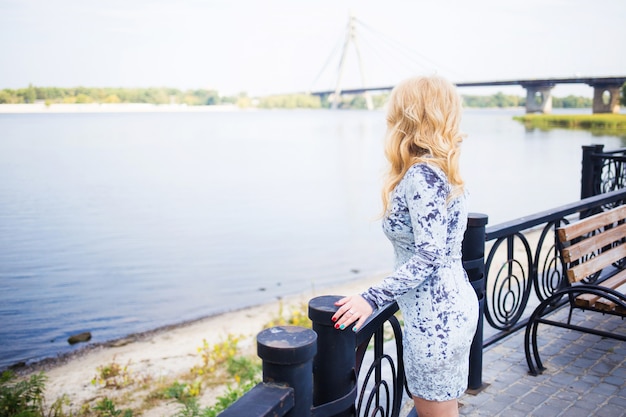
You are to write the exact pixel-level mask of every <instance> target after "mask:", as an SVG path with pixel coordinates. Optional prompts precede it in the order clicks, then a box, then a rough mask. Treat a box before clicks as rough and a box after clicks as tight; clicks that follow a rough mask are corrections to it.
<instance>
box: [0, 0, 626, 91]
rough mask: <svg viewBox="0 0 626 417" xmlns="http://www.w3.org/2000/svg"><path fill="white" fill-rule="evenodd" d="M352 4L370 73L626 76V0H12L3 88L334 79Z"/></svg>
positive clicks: (0, 4)
mask: <svg viewBox="0 0 626 417" xmlns="http://www.w3.org/2000/svg"><path fill="white" fill-rule="evenodd" d="M351 13H352V14H353V15H354V16H355V17H356V18H357V19H358V21H359V22H361V23H358V24H357V25H356V31H355V39H356V45H357V46H358V50H359V51H360V54H361V59H362V61H363V69H364V78H365V84H366V85H367V86H378V85H393V84H395V83H396V82H398V81H399V80H401V79H403V78H405V77H407V76H409V75H413V74H431V73H438V74H441V75H444V76H446V77H448V78H449V79H450V80H451V81H453V82H464V81H492V80H510V79H529V78H555V77H569V76H576V75H578V76H585V77H586V76H611V75H626V53H625V51H626V1H624V0H594V1H583V0H523V1H521V0H472V1H468V0H432V1H419V0H385V1H374V0H361V1H352V0H0V57H1V65H0V89H2V88H21V87H26V86H28V84H30V83H32V84H33V85H36V86H60V87H74V86H89V87H151V86H154V87H158V86H168V87H176V88H181V89H186V88H194V89H195V88H210V89H216V90H218V91H219V92H220V94H222V95H230V94H236V93H239V92H242V91H245V92H248V93H249V94H251V95H262V94H271V93H291V92H298V91H308V90H326V89H332V88H334V86H335V84H336V82H337V77H338V68H339V56H340V52H341V49H342V46H343V42H344V40H345V36H346V32H347V23H348V18H349V16H350V14H351ZM348 46H349V48H348V50H347V51H348V54H347V56H346V66H345V71H344V74H343V78H342V83H341V84H342V87H343V88H348V87H358V86H361V85H362V82H363V78H362V77H361V73H360V71H359V66H358V65H357V62H358V59H357V55H356V53H355V51H356V48H355V47H354V46H355V44H353V43H349V45H348ZM516 88H517V89H519V92H520V93H521V92H522V91H523V90H522V89H521V87H516ZM497 90H503V89H502V87H498V88H497ZM504 91H505V92H507V93H508V92H518V90H511V91H507V89H504ZM463 92H464V93H467V94H472V93H473V92H476V93H478V92H486V93H489V91H485V90H479V89H475V90H472V89H465V90H464V91H463ZM493 92H496V91H493ZM568 93H574V94H581V95H588V96H591V94H592V89H591V87H588V86H585V85H582V86H577V87H571V86H570V87H567V86H563V87H561V86H558V87H557V88H555V90H554V95H557V96H558V95H561V96H562V95H566V94H568Z"/></svg>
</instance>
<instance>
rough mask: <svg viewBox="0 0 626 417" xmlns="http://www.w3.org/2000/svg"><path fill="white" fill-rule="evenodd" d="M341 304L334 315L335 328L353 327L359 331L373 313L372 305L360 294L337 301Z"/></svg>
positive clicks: (337, 303) (336, 303)
mask: <svg viewBox="0 0 626 417" xmlns="http://www.w3.org/2000/svg"><path fill="white" fill-rule="evenodd" d="M335 305H338V306H340V307H339V309H338V310H337V312H335V314H334V315H333V317H332V320H333V322H335V329H339V330H345V329H347V328H351V329H352V330H353V331H357V330H358V329H359V328H360V327H361V325H362V324H363V323H364V322H365V320H367V318H368V317H369V316H370V315H371V314H372V307H371V306H370V305H369V303H368V302H367V301H365V299H363V297H361V296H360V295H355V296H349V297H344V298H342V299H341V300H339V301H337V302H335Z"/></svg>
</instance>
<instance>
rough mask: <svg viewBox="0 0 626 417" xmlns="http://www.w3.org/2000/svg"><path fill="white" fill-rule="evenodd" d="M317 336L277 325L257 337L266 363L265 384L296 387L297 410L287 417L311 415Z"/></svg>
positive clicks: (295, 327)
mask: <svg viewBox="0 0 626 417" xmlns="http://www.w3.org/2000/svg"><path fill="white" fill-rule="evenodd" d="M316 351H317V335H316V334H315V332H314V331H313V330H311V329H305V328H303V327H297V326H277V327H272V328H269V329H265V330H263V331H262V332H260V333H259V334H258V335H257V353H258V355H259V357H260V358H261V359H262V360H263V382H264V383H267V384H278V385H286V386H288V387H291V388H293V390H294V394H295V401H294V407H293V408H292V409H291V411H289V412H288V413H287V414H285V416H286V417H303V416H310V415H311V406H312V404H313V357H314V356H315V353H316Z"/></svg>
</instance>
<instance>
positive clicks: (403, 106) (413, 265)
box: [333, 76, 478, 417]
mask: <svg viewBox="0 0 626 417" xmlns="http://www.w3.org/2000/svg"><path fill="white" fill-rule="evenodd" d="M461 113H462V107H461V99H460V97H459V95H458V93H457V91H456V89H455V87H454V85H453V84H451V83H450V82H449V81H447V80H445V79H444V78H441V77H438V76H432V77H416V78H411V79H408V80H406V81H403V82H402V83H400V84H399V85H397V86H396V87H395V88H394V90H393V91H392V92H391V95H390V98H389V104H388V111H387V137H386V144H385V154H386V156H387V160H388V161H389V172H388V174H387V176H386V180H385V184H384V187H383V193H382V197H383V208H384V214H383V219H382V220H383V221H382V223H383V230H384V232H385V234H386V235H387V237H388V238H389V240H390V241H391V243H392V245H393V249H394V252H395V259H396V261H395V266H394V271H393V273H391V275H389V276H388V277H386V278H385V279H384V280H383V281H382V282H381V283H380V284H378V285H375V286H373V287H371V288H368V289H367V290H366V291H365V292H363V293H361V294H359V295H353V296H349V297H345V298H343V299H341V300H339V301H338V302H337V306H339V309H338V310H337V312H336V313H335V315H334V316H333V321H334V322H335V328H337V329H341V330H344V329H351V330H352V331H357V330H358V328H359V327H360V326H362V325H363V323H364V322H365V320H366V319H367V318H368V317H369V316H370V315H371V314H372V311H373V310H374V309H376V308H378V307H382V306H383V305H385V304H387V303H390V302H392V301H394V300H395V301H397V302H398V305H399V306H400V310H401V311H402V315H403V318H404V330H403V332H404V338H403V342H404V364H405V367H406V376H407V381H408V387H409V390H410V391H411V394H412V395H413V399H414V401H415V408H416V410H417V413H418V415H419V416H420V417H427V416H458V415H459V411H458V402H457V399H458V398H459V397H460V396H461V395H463V393H464V392H465V390H466V388H467V382H468V372H469V351H470V345H471V343H472V339H473V337H474V333H475V331H476V325H477V322H478V300H477V297H476V294H475V292H474V289H473V288H472V286H471V284H470V283H469V281H468V278H467V275H466V273H465V270H464V269H463V265H462V262H461V245H462V241H463V234H464V232H465V228H466V226H467V207H466V193H465V190H464V187H463V180H462V178H461V176H460V173H459V152H460V145H461V142H462V141H463V137H464V135H463V134H462V133H461V132H460V131H459V124H460V120H461Z"/></svg>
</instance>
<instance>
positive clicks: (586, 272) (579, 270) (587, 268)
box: [567, 244, 626, 283]
mask: <svg viewBox="0 0 626 417" xmlns="http://www.w3.org/2000/svg"><path fill="white" fill-rule="evenodd" d="M623 258H626V244H623V245H619V246H616V247H613V248H611V249H609V250H607V251H604V252H602V253H601V254H599V255H596V256H595V257H593V258H589V259H588V260H587V261H586V262H584V263H581V264H579V265H576V266H573V267H571V268H569V269H568V270H567V278H568V279H569V282H570V283H574V282H578V281H580V280H581V279H583V278H585V277H588V276H590V275H593V274H595V273H596V272H598V271H601V270H602V269H604V268H606V267H607V266H610V265H611V264H613V263H615V262H617V261H619V260H621V259H623Z"/></svg>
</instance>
